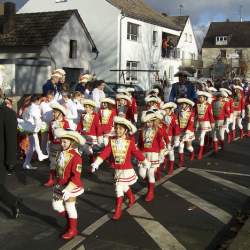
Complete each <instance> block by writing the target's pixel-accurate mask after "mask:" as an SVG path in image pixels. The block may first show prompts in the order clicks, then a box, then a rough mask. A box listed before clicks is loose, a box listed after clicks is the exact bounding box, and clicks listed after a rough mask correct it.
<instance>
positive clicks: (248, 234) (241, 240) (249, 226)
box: [228, 218, 250, 250]
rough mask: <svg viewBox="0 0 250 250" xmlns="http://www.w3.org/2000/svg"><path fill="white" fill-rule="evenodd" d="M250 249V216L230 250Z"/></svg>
mask: <svg viewBox="0 0 250 250" xmlns="http://www.w3.org/2000/svg"><path fill="white" fill-rule="evenodd" d="M249 249H250V218H248V220H247V221H246V223H245V225H244V226H243V227H242V228H241V230H240V231H239V233H238V234H237V236H236V237H235V239H234V240H233V243H232V244H231V245H230V247H229V248H228V250H249Z"/></svg>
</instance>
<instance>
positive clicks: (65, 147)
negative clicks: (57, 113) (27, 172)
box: [52, 128, 85, 240]
mask: <svg viewBox="0 0 250 250" xmlns="http://www.w3.org/2000/svg"><path fill="white" fill-rule="evenodd" d="M55 136H56V137H57V138H59V139H61V140H60V141H61V147H62V151H61V153H60V154H59V156H58V158H57V165H56V184H55V186H54V190H53V201H52V206H53V209H54V210H55V211H57V212H58V213H59V214H60V216H63V217H64V218H66V219H67V221H68V228H67V231H66V232H65V234H63V235H62V238H63V239H65V240H70V239H72V238H73V237H75V236H76V235H77V234H78V230H77V210H76V198H77V196H79V195H81V194H82V193H83V192H84V189H83V183H82V181H81V172H82V158H81V155H80V154H79V153H78V150H77V147H78V145H80V146H83V145H84V143H85V140H84V139H83V137H82V136H81V135H80V134H79V133H78V132H76V131H68V130H64V129H61V128H58V129H56V130H55Z"/></svg>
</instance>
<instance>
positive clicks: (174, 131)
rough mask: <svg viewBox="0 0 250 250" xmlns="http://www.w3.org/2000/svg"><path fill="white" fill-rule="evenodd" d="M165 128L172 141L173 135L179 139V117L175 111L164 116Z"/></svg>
mask: <svg viewBox="0 0 250 250" xmlns="http://www.w3.org/2000/svg"><path fill="white" fill-rule="evenodd" d="M163 128H164V129H165V130H166V133H167V135H168V137H169V141H170V142H172V138H173V137H174V139H178V138H177V137H179V136H180V127H179V123H178V119H177V117H176V115H175V114H174V113H172V114H170V115H165V116H164V125H163Z"/></svg>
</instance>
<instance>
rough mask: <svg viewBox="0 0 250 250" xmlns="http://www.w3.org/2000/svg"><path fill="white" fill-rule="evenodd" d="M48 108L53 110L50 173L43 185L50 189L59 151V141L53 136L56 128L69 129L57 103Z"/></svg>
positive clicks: (63, 112) (50, 132) (60, 106)
mask: <svg viewBox="0 0 250 250" xmlns="http://www.w3.org/2000/svg"><path fill="white" fill-rule="evenodd" d="M50 107H51V108H52V110H53V120H52V121H51V122H50V124H49V160H50V172H49V179H48V181H47V182H46V183H45V184H44V186H45V187H52V186H53V185H54V178H55V174H56V171H55V169H56V159H57V156H58V154H59V153H60V150H61V145H60V140H59V139H58V138H56V136H55V130H56V129H58V128H63V129H69V128H70V127H69V123H68V121H67V120H66V119H65V116H66V110H65V108H64V107H63V106H62V105H60V104H59V103H58V102H55V103H52V104H51V105H50Z"/></svg>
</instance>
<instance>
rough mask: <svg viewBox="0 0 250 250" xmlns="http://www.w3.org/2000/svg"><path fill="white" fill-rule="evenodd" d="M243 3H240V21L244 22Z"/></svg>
mask: <svg viewBox="0 0 250 250" xmlns="http://www.w3.org/2000/svg"><path fill="white" fill-rule="evenodd" d="M242 7H243V6H242V5H240V22H243V18H242Z"/></svg>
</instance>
